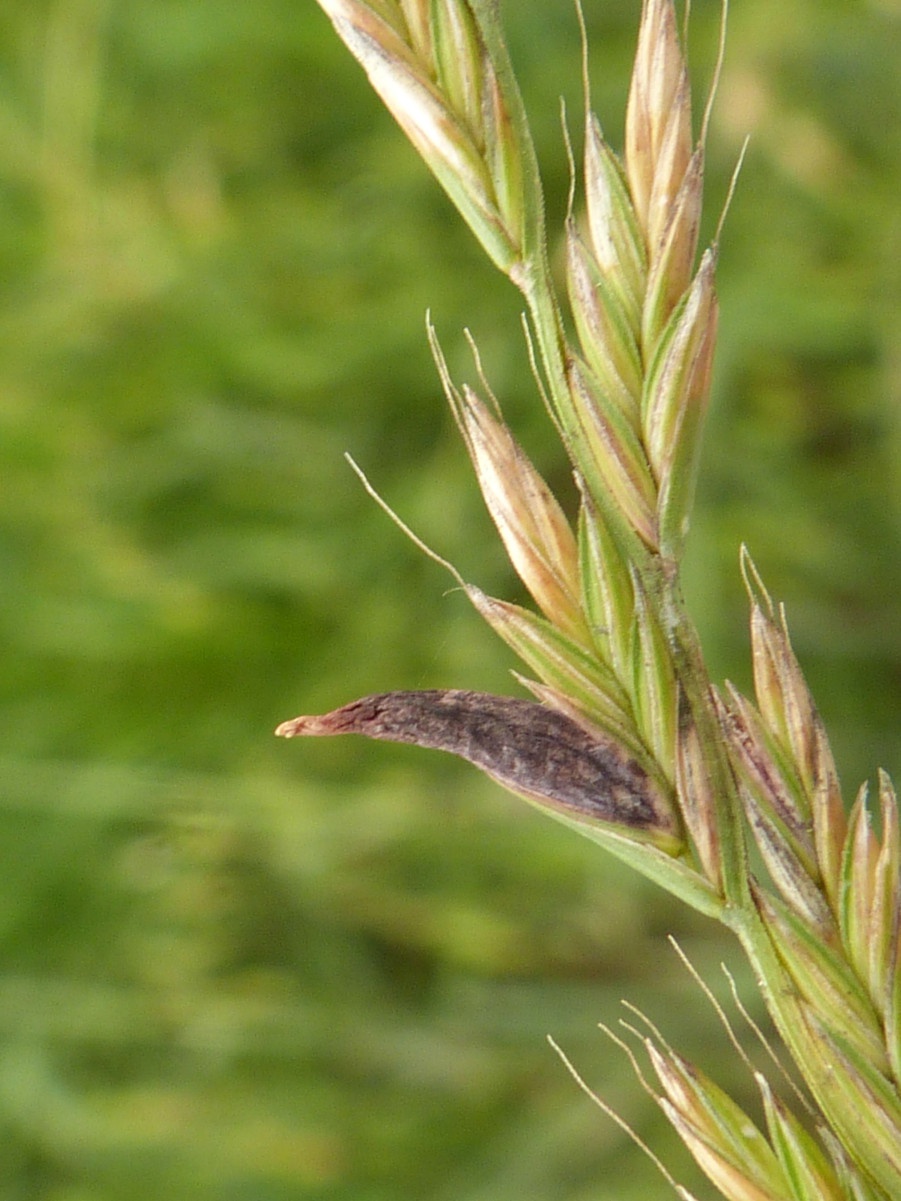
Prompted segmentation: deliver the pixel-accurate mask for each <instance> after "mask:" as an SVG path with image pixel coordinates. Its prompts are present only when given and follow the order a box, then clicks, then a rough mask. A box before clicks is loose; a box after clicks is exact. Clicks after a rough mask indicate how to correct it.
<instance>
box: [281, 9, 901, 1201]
mask: <svg viewBox="0 0 901 1201" xmlns="http://www.w3.org/2000/svg"><path fill="white" fill-rule="evenodd" d="M319 2H320V5H321V7H322V8H323V9H324V11H325V12H326V13H327V14H328V16H329V17H330V18H331V20H332V22H333V23H334V25H335V28H336V30H337V32H338V34H339V35H340V37H341V38H342V39H343V41H344V42H345V44H346V45H347V47H348V48H349V50H350V51H351V53H352V54H353V55H354V56H355V57H356V58H357V59H358V60H359V61H360V63H361V64H362V66H363V67H364V68H365V70H366V72H367V74H368V76H369V78H370V80H371V82H372V84H373V87H374V88H375V90H376V91H377V92H378V93H379V95H380V96H381V98H382V99H383V101H384V102H385V104H386V106H387V107H388V108H389V110H390V111H391V112H392V113H393V115H394V116H395V118H396V119H397V121H398V123H399V125H400V126H401V128H402V129H403V131H404V132H405V133H406V134H407V136H408V137H409V139H410V141H411V142H412V143H413V145H414V146H415V147H416V149H417V150H418V151H419V153H420V154H421V155H422V157H423V159H424V160H425V162H426V163H427V164H428V166H429V167H430V168H431V170H432V171H433V172H434V174H435V176H436V177H437V178H438V180H439V181H440V183H441V184H442V186H443V187H444V188H445V190H446V191H447V193H448V195H449V196H450V198H451V200H452V201H453V203H454V204H455V205H456V206H457V208H458V210H459V212H460V214H461V215H462V217H463V218H464V220H465V221H466V222H467V224H468V225H469V226H470V228H471V229H472V231H473V232H474V234H475V236H476V237H477V238H478V240H479V242H480V243H481V245H482V246H483V247H484V249H485V250H486V252H487V254H488V255H489V257H490V258H491V260H492V262H494V263H495V265H496V266H497V267H498V268H499V269H500V270H501V271H503V272H504V273H505V274H506V275H507V276H508V277H509V278H510V279H511V280H512V281H513V282H514V283H515V284H516V286H517V287H519V288H520V290H521V291H522V293H523V296H524V298H525V301H526V306H527V310H528V316H529V323H530V327H531V331H532V334H533V336H534V339H535V342H536V344H537V346H538V348H539V359H540V363H541V367H542V375H543V379H542V380H541V389H542V392H543V394H544V395H545V396H546V397H547V401H548V404H549V407H550V409H551V413H552V416H553V419H554V422H555V425H556V426H557V429H558V431H559V433H560V435H561V437H562V441H563V444H564V448H565V450H566V453H567V454H568V456H569V458H570V461H571V464H572V469H573V472H574V475H575V479H576V483H577V486H578V494H579V497H580V506H579V513H578V517H577V520H576V522H575V524H574V525H570V523H569V521H568V519H567V517H566V516H565V514H564V510H563V507H562V506H561V504H560V503H559V501H558V500H557V499H556V498H555V497H554V495H553V494H552V492H551V490H550V488H549V487H548V485H547V483H546V482H545V481H544V480H543V479H542V477H541V476H540V474H539V473H538V471H537V470H536V469H535V467H534V466H533V464H532V463H531V462H530V461H529V459H528V458H527V457H526V455H525V453H524V452H523V450H522V448H521V447H520V445H519V443H518V441H517V440H516V439H515V437H514V436H513V434H512V433H511V431H510V430H509V429H508V427H507V425H506V423H505V422H504V419H503V416H502V413H501V408H500V405H499V404H498V402H497V400H496V399H495V398H494V396H493V395H492V393H491V389H490V387H489V385H488V382H487V380H486V378H485V374H484V372H483V371H482V367H481V363H480V362H479V358H478V352H477V351H476V352H475V358H476V369H477V376H478V386H477V387H473V386H470V385H469V384H465V383H464V384H462V385H461V384H457V383H455V382H454V380H453V379H452V378H451V375H450V372H449V369H448V367H447V363H446V361H445V358H444V356H443V354H442V352H441V349H440V347H439V345H438V341H437V338H436V336H435V333H434V330H433V329H432V328H431V326H430V327H429V338H430V341H431V344H432V349H433V353H434V356H435V361H436V364H437V367H438V372H439V375H440V377H441V380H442V383H443V385H444V390H445V392H446V395H447V398H448V401H449V403H450V406H451V410H452V412H453V415H454V418H455V420H456V422H457V425H458V427H459V430H460V433H461V434H462V437H463V440H464V442H465V444H466V447H467V449H468V451H469V454H470V457H471V459H472V463H473V467H474V470H475V474H476V477H477V480H478V483H479V485H480V487H481V490H482V493H483V496H484V499H485V503H486V505H487V508H488V511H489V513H490V514H491V517H492V519H493V521H494V523H495V525H496V527H497V530H498V532H499V534H500V536H501V540H502V542H503V544H504V547H505V549H506V551H507V553H508V555H509V557H510V561H511V563H512V565H513V567H514V568H515V570H516V571H517V573H518V574H519V576H520V578H521V579H522V581H523V583H524V584H525V586H526V588H527V590H528V592H529V594H530V596H531V597H532V599H533V601H534V602H535V605H536V606H537V610H538V611H537V612H535V611H532V610H531V609H527V608H525V607H522V606H518V605H514V604H511V603H510V602H507V601H504V600H501V599H497V598H493V597H488V596H486V595H485V594H484V593H483V592H482V591H481V590H480V589H478V588H476V587H475V586H472V585H465V588H466V592H467V595H468V596H469V599H470V600H471V602H472V603H473V605H474V606H475V608H476V610H477V611H478V612H479V613H480V614H481V616H482V617H483V618H484V619H485V620H486V621H487V622H488V624H489V625H490V626H491V627H492V628H493V629H494V630H495V631H496V632H497V633H498V634H499V635H500V636H501V638H503V639H504V641H505V642H506V643H507V644H508V645H509V646H510V647H511V648H512V649H513V650H514V651H515V652H516V654H517V655H518V656H519V657H520V659H521V660H522V661H523V662H524V663H525V664H526V665H527V667H528V668H529V670H530V671H531V672H532V673H534V676H535V677H537V678H536V679H525V680H523V683H524V684H525V686H526V687H527V688H529V689H530V690H531V691H532V693H533V695H534V696H535V698H536V699H535V700H533V701H524V700H514V699H512V698H502V697H490V696H485V695H484V694H479V693H472V692H459V691H450V692H444V693H437V692H424V693H389V694H384V695H381V696H377V697H368V698H364V699H363V700H362V701H358V702H353V703H352V704H350V705H345V706H344V707H343V708H341V709H338V710H335V711H334V712H333V713H330V714H327V715H325V716H324V717H319V718H313V717H300V718H296V719H294V720H293V721H290V722H286V723H283V725H282V726H280V727H279V730H278V732H279V733H280V734H283V735H285V736H289V737H290V736H294V735H298V734H301V735H306V734H312V735H317V734H334V733H362V734H367V735H369V736H371V737H376V738H387V739H392V740H395V741H402V742H414V743H419V744H420V745H424V746H430V747H437V748H439V749H444V750H448V751H451V752H453V753H455V754H458V755H461V756H463V757H464V758H467V759H469V760H471V761H472V762H473V763H475V764H476V765H477V766H479V767H481V768H482V769H483V770H484V771H486V772H488V774H489V775H491V776H493V777H494V778H495V779H497V780H499V781H500V782H501V783H503V784H504V785H505V786H506V787H508V788H510V789H511V790H513V791H515V792H517V793H519V794H520V795H522V796H524V797H526V798H527V799H528V800H529V801H531V802H533V803H535V804H537V805H539V806H540V807H541V808H543V809H544V810H545V811H547V812H548V813H550V814H551V815H552V816H554V817H556V818H557V819H558V820H560V821H563V822H565V823H566V824H568V825H571V826H573V827H574V828H575V829H578V830H579V831H580V832H581V833H583V834H586V835H587V836H588V837H590V838H592V839H593V840H594V841H596V842H598V843H599V844H600V845H601V846H603V847H606V848H607V849H608V850H610V851H611V852H612V853H614V854H616V855H618V856H619V857H620V858H622V859H624V860H625V861H626V862H628V863H629V864H631V865H632V866H633V867H635V868H636V869H637V870H638V871H641V872H643V873H644V874H645V875H647V876H649V877H650V878H652V879H654V880H655V881H656V882H657V883H659V884H660V885H661V886H662V887H664V888H667V889H668V890H669V891H671V892H672V893H673V895H675V896H677V897H679V898H680V899H682V900H684V901H685V902H686V903H688V904H691V905H694V906H695V907H696V908H698V909H699V910H701V911H702V912H704V913H706V914H709V915H710V916H713V917H717V918H719V919H720V920H722V921H723V922H725V923H726V924H727V925H728V926H729V927H731V928H732V929H733V930H734V931H735V933H736V934H737V935H738V937H739V939H740V941H741V943H742V946H743V947H744V949H745V951H746V952H747V954H748V956H749V958H750V960H751V962H752V965H753V968H754V971H755V974H756V976H757V978H758V979H759V981H760V983H761V987H762V990H763V994H764V997H765V1000H766V1002H767V1004H768V1006H769V1008H770V1012H771V1014H772V1016H773V1019H774V1021H775V1023H776V1025H777V1027H778V1029H779V1031H780V1034H781V1035H782V1037H783V1039H784V1041H785V1044H786V1046H787V1048H788V1050H789V1052H790V1054H791V1055H792V1057H793V1058H794V1060H795V1062H796V1064H797V1066H798V1068H799V1070H800V1072H801V1074H802V1076H803V1078H804V1080H805V1082H806V1084H807V1086H808V1088H809V1090H810V1093H811V1095H812V1097H813V1099H814V1102H815V1103H816V1105H817V1106H818V1107H819V1118H818V1122H819V1124H820V1126H821V1131H822V1139H821V1141H820V1142H817V1141H815V1140H813V1139H812V1138H811V1137H810V1136H809V1135H808V1134H807V1133H805V1131H804V1129H803V1128H802V1126H801V1125H800V1124H799V1123H798V1122H797V1121H796V1119H795V1118H794V1117H793V1116H792V1115H791V1114H790V1113H789V1111H788V1110H787V1108H786V1107H785V1106H784V1104H783V1103H782V1102H781V1101H780V1100H779V1099H778V1098H777V1096H776V1095H775V1093H774V1092H773V1090H772V1089H771V1087H770V1085H769V1084H768V1083H767V1082H766V1081H765V1080H763V1079H762V1078H761V1079H760V1081H759V1087H760V1091H761V1097H762V1101H763V1109H764V1114H765V1118H766V1133H763V1132H762V1131H760V1130H758V1129H757V1128H756V1127H754V1126H753V1125H752V1124H750V1123H749V1121H748V1118H747V1116H746V1115H745V1114H743V1113H742V1112H741V1111H740V1110H739V1109H738V1107H737V1106H736V1105H735V1104H734V1103H733V1102H732V1101H731V1100H730V1099H729V1098H728V1097H727V1096H726V1095H725V1094H724V1093H723V1092H722V1091H721V1090H720V1089H718V1088H717V1086H715V1085H714V1084H713V1083H712V1082H710V1081H708V1080H707V1079H706V1078H705V1077H704V1076H703V1074H702V1073H700V1072H699V1070H698V1069H696V1068H694V1067H693V1066H692V1065H690V1064H688V1063H687V1062H686V1061H684V1060H682V1059H681V1058H680V1057H679V1056H677V1055H676V1054H675V1053H674V1052H671V1051H669V1050H660V1049H659V1048H658V1047H657V1046H656V1045H655V1044H654V1043H653V1041H652V1040H649V1041H648V1044H647V1050H648V1054H649V1055H650V1057H651V1061H652V1064H653V1066H654V1069H655V1071H656V1073H657V1076H658V1079H659V1081H660V1084H661V1087H662V1089H663V1095H662V1096H661V1098H660V1104H661V1106H662V1107H663V1109H664V1111H665V1112H666V1114H667V1116H668V1117H669V1119H670V1121H671V1122H672V1124H673V1126H674V1127H675V1128H676V1129H677V1130H678V1132H679V1133H680V1135H681V1136H682V1138H683V1140H684V1141H685V1142H686V1144H687V1145H688V1147H689V1148H690V1150H691V1151H692V1153H693V1154H694V1156H695V1158H696V1159H697V1160H698V1162H699V1163H700V1165H701V1166H702V1168H703V1169H704V1171H705V1172H706V1173H707V1175H708V1176H709V1177H710V1178H711V1180H712V1181H713V1182H714V1183H715V1184H716V1185H717V1187H718V1188H719V1189H720V1191H721V1192H722V1193H723V1194H724V1195H725V1196H727V1197H730V1198H732V1197H734V1198H736V1199H738V1198H741V1199H746V1198H773V1199H783V1198H784V1199H785V1201H799V1199H800V1201H806V1199H807V1198H814V1197H817V1198H823V1197H825V1198H830V1199H831V1198H836V1199H838V1198H852V1197H855V1198H858V1197H859V1198H867V1199H870V1201H879V1199H882V1201H889V1199H891V1198H897V1197H899V1196H901V1094H899V1082H901V982H899V959H901V863H899V861H901V837H899V829H898V811H897V804H896V800H895V795H894V792H893V791H892V788H891V785H890V783H889V781H888V780H887V778H884V777H883V778H882V779H881V780H880V787H879V796H878V819H879V821H878V829H879V833H877V832H876V831H875V830H874V827H873V822H872V818H871V806H870V803H869V801H868V799H867V795H866V791H865V790H863V791H862V792H861V794H860V795H859V797H858V800H857V802H856V803H855V805H854V807H853V809H852V810H851V813H850V816H849V817H847V818H846V816H845V812H844V808H843V804H842V797H841V791H840V788H839V783H838V776H837V772H836V769H835V764H834V761H833V758H832V754H831V751H830V748H829V743H828V739H827V736H826V733H825V731H824V728H823V725H822V722H821V720H820V718H819V715H818V713H817V710H816V707H815V705H814V702H813V699H812V697H811V695H810V692H809V689H808V687H807V684H806V682H805V680H804V677H803V674H802V671H801V668H800V665H799V663H798V661H797V658H796V656H795V654H794V651H793V649H792V646H791V642H790V639H789V635H788V630H787V626H786V621H785V615H784V613H783V612H782V610H781V609H778V608H777V607H776V606H775V605H774V604H773V602H772V601H771V600H770V597H769V596H768V594H767V592H766V589H765V588H764V586H763V583H762V581H761V580H760V577H759V575H758V573H757V571H756V569H755V568H754V566H753V564H752V563H751V561H750V558H749V557H748V556H747V554H746V553H744V552H743V555H742V569H743V572H744V576H745V581H746V584H747V588H748V595H749V600H750V623H751V641H752V658H753V677H754V693H755V696H754V700H751V699H749V698H746V697H743V696H742V695H741V694H740V693H739V692H738V691H737V690H736V689H735V688H734V687H732V686H731V685H728V684H727V685H725V686H724V687H723V688H722V689H717V688H714V687H713V686H712V685H711V682H710V680H709V678H708V676H707V671H706V667H705V664H704V660H703V655H702V653H701V649H700V646H699V643H698V639H697V635H696V633H695V631H694V628H693V626H692V623H691V621H690V619H689V617H688V615H687V613H686V611H685V607H684V605H683V603H682V599H681V593H680V589H679V564H680V558H681V554H682V549H683V546H684V541H685V537H686V534H687V530H688V523H689V517H690V511H691V502H692V494H693V484H694V476H695V469H696V465H697V460H698V452H699V447H700V439H701V432H702V428H703V424H704V415H705V412H706V409H707V406H708V402H709V397H710V388H711V375H712V364H713V359H714V352H715V345H716V335H717V325H718V302H717V295H716V286H715V269H716V260H717V250H716V247H715V246H714V247H709V248H708V249H706V250H704V251H703V253H701V254H700V257H698V245H697V243H698V228H699V224H700V214H701V196H702V185H703V177H704V145H703V143H704V135H705V132H706V125H707V116H705V119H704V122H703V125H702V130H701V135H700V137H699V138H697V139H695V136H694V134H693V131H692V114H691V89H690V84H689V77H688V71H687V66H686V61H685V57H684V54H683V51H682V47H681V43H680V38H679V32H678V26H677V19H676V12H675V8H674V5H673V2H672V0H644V3H643V7H642V15H641V21H640V26H639V31H638V48H637V53H636V57H635V63H634V69H633V73H632V80H631V86H630V88H629V94H628V103H627V112H626V128H625V139H624V146H625V149H624V154H623V156H622V158H620V157H619V156H618V155H617V154H616V153H615V151H614V150H613V148H612V147H611V146H610V145H609V143H608V142H607V140H606V139H605V137H604V135H603V133H602V130H601V124H600V122H599V121H598V119H597V117H596V116H595V115H594V113H593V112H592V111H591V103H590V89H589V85H588V80H587V71H586V79H585V84H584V90H585V96H586V113H585V139H584V150H583V155H582V195H581V197H580V205H579V208H580V210H581V211H580V212H578V213H577V212H576V211H575V208H576V204H575V197H574V200H573V204H572V206H571V207H572V209H573V211H571V212H570V213H569V214H568V216H567V218H566V221H565V225H564V228H563V230H562V231H561V237H562V240H563V245H564V250H565V254H564V262H565V303H564V297H563V296H561V295H558V293H557V290H556V285H555V283H554V280H553V278H552V276H551V273H550V271H549V269H548V262H549V259H550V254H549V249H548V246H547V241H546V235H545V227H544V216H543V213H544V204H543V197H542V193H541V184H540V179H539V175H538V169H537V165H536V162H535V155H534V150H533V147H532V140H531V135H530V133H529V129H528V123H527V120H526V117H525V112H524V109H523V106H522V101H521V98H520V96H519V91H518V88H517V85H516V80H515V75H514V73H513V68H512V65H511V63H510V61H509V57H508V55H507V52H506V48H505V46H504V41H503V35H502V31H501V29H500V25H499V18H498V12H497V8H496V5H495V4H493V3H492V2H491V0H369V2H368V3H364V2H363V0H319ZM708 115H709V109H708ZM567 310H568V318H567V320H566V321H564V317H563V314H564V312H565V311H567ZM570 329H571V330H572V331H573V337H571V336H570V334H569V332H568V330H570ZM473 349H474V350H475V347H474V344H473ZM752 841H753V843H754V844H756V848H757V850H758V851H759V855H760V858H761V860H762V863H763V865H764V868H765V874H764V876H763V878H760V879H758V878H754V877H753V876H752V875H751V873H750V870H749V867H748V849H749V846H750V844H751V842H752Z"/></svg>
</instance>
